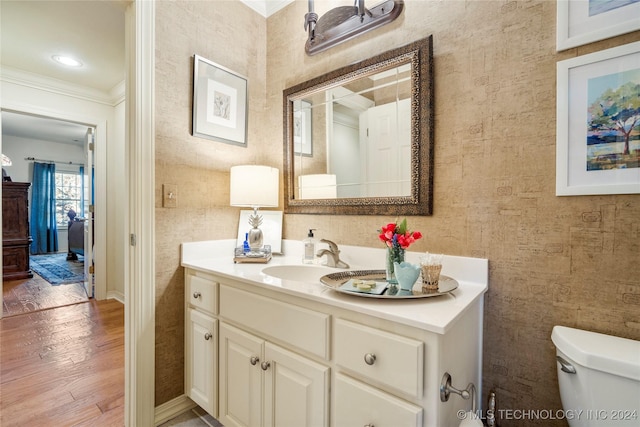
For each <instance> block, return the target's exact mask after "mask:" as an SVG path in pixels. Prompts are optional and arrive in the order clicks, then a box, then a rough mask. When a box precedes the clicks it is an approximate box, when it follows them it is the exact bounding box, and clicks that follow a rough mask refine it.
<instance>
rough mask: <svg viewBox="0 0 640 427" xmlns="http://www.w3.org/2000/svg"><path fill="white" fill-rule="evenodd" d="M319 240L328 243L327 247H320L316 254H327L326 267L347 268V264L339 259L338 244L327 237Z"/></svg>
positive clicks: (318, 255)
mask: <svg viewBox="0 0 640 427" xmlns="http://www.w3.org/2000/svg"><path fill="white" fill-rule="evenodd" d="M320 242H321V243H326V244H327V245H329V249H320V250H319V251H318V253H317V254H316V256H317V257H321V256H323V255H326V256H327V264H326V265H327V267H336V268H349V264H347V263H346V262H344V261H342V260H341V259H340V249H338V245H336V244H335V243H333V242H332V241H331V240H327V239H320Z"/></svg>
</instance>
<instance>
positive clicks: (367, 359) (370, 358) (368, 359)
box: [364, 353, 376, 365]
mask: <svg viewBox="0 0 640 427" xmlns="http://www.w3.org/2000/svg"><path fill="white" fill-rule="evenodd" d="M364 363H366V364H367V365H373V364H374V363H376V355H375V354H373V353H367V354H365V355H364Z"/></svg>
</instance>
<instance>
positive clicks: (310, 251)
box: [302, 228, 316, 264]
mask: <svg viewBox="0 0 640 427" xmlns="http://www.w3.org/2000/svg"><path fill="white" fill-rule="evenodd" d="M313 230H315V229H314V228H310V229H309V233H308V234H307V238H306V239H304V240H303V241H302V243H304V256H303V257H302V262H303V263H304V264H313V261H314V259H315V256H316V240H315V239H314V237H313Z"/></svg>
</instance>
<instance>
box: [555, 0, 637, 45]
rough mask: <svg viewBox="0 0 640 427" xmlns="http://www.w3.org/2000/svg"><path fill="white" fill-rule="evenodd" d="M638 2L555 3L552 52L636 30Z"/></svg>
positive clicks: (589, 0) (560, 0)
mask: <svg viewBox="0 0 640 427" xmlns="http://www.w3.org/2000/svg"><path fill="white" fill-rule="evenodd" d="M639 17H640V0H558V2H557V14H556V19H557V25H556V50H558V51H561V50H565V49H569V48H572V47H576V46H581V45H583V44H587V43H592V42H595V41H598V40H604V39H607V38H610V37H614V36H618V35H620V34H625V33H629V32H631V31H635V30H640V18H639Z"/></svg>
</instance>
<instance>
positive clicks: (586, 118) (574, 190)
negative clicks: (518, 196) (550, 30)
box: [556, 42, 640, 196]
mask: <svg viewBox="0 0 640 427" xmlns="http://www.w3.org/2000/svg"><path fill="white" fill-rule="evenodd" d="M628 82H630V84H631V85H632V87H633V85H637V86H635V87H636V88H640V42H635V43H630V44H627V45H623V46H618V47H615V48H612V49H607V50H603V51H599V52H595V53H592V54H588V55H583V56H579V57H575V58H571V59H567V60H565V61H560V62H558V64H557V112H556V113H557V123H556V195H557V196H571V195H592V194H638V193H640V165H638V159H637V157H634V153H636V154H635V156H640V154H638V153H640V140H639V139H638V138H639V137H640V135H638V133H640V128H639V126H640V118H639V120H638V122H635V125H634V126H633V129H634V131H633V132H632V133H631V135H630V137H628V138H625V136H624V134H622V133H621V134H620V135H616V134H615V132H616V129H615V126H614V125H615V122H614V121H611V120H609V119H607V118H606V116H607V114H604V113H599V111H600V110H602V111H606V110H612V108H611V107H612V105H613V104H611V102H614V101H607V102H608V103H609V104H608V105H605V104H606V103H605V102H602V101H600V99H602V98H601V97H600V96H599V95H600V94H604V92H605V91H607V90H610V91H611V92H607V93H608V95H607V96H608V99H615V93H616V91H619V90H620V88H621V87H622V86H623V85H626V84H627V83H628ZM636 88H634V89H633V90H632V95H633V94H634V93H636V91H637V90H638V89H636ZM611 94H613V95H611ZM637 96H640V94H637ZM625 102H626V101H625ZM605 109H606V110H605ZM596 114H599V115H598V117H595V115H596ZM600 114H601V115H600ZM596 118H597V119H598V120H596ZM602 120H609V121H608V122H606V123H605V125H602ZM598 123H600V124H598ZM625 123H631V122H625ZM596 124H598V125H597V127H596ZM617 132H621V131H619V130H617ZM620 144H622V147H621V146H620ZM626 151H628V153H625V152H626ZM634 159H636V160H635V161H634Z"/></svg>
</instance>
